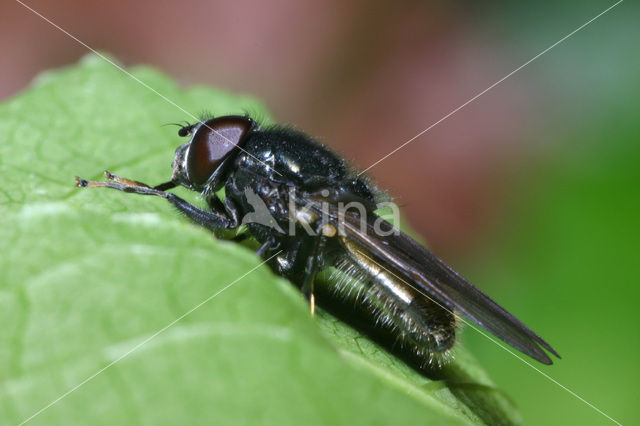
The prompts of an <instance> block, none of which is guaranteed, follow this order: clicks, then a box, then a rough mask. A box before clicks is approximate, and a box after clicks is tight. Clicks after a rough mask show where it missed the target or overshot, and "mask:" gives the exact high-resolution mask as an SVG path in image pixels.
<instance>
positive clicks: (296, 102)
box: [0, 0, 640, 424]
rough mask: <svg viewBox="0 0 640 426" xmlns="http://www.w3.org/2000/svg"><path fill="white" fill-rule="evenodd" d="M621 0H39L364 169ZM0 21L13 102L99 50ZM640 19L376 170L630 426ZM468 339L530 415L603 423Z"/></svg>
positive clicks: (574, 376) (16, 21)
mask: <svg viewBox="0 0 640 426" xmlns="http://www.w3.org/2000/svg"><path fill="white" fill-rule="evenodd" d="M613 3H614V2H603V1H586V2H584V1H583V2H578V1H566V2H536V3H535V4H525V3H518V4H514V3H512V2H490V3H482V4H478V3H477V2H468V1H467V2H465V1H457V2H442V3H441V2H417V1H401V2H384V1H373V2H370V1H367V2H365V1H354V2H349V3H341V2H338V1H329V2H322V3H305V2H292V1H279V2H273V3H271V4H263V3H258V2H242V1H241V2H204V1H198V0H189V1H186V2H181V3H177V2H176V3H175V4H173V3H160V4H157V3H156V2H153V5H152V3H151V2H146V1H142V2H140V1H139V2H133V3H131V2H124V1H113V2H108V3H107V2H80V1H73V0H67V1H65V2H56V3H55V4H49V3H47V2H44V1H32V2H29V3H28V4H29V5H31V6H32V7H34V8H35V9H37V10H38V11H39V12H41V13H43V14H44V15H45V16H47V17H48V18H50V19H52V20H53V21H54V22H56V23H57V24H58V25H60V26H61V27H63V28H65V29H66V30H68V31H70V32H71V33H72V34H74V35H75V36H77V37H78V38H79V39H81V40H82V41H84V42H86V43H88V44H89V45H91V46H92V47H94V48H97V49H100V50H105V51H108V52H110V53H112V54H113V55H114V56H116V57H117V58H119V59H122V60H123V61H124V62H125V63H127V64H136V63H147V64H150V65H153V66H156V67H158V68H160V69H162V70H165V71H166V72H168V73H170V74H171V75H173V76H175V77H176V78H177V79H178V80H179V81H181V82H182V83H184V84H185V85H189V84H194V83H206V84H210V85H214V86H217V87H221V88H225V89H230V90H235V91H238V92H244V93H250V94H253V95H256V96H258V97H259V98H261V99H262V100H263V101H264V102H265V103H266V104H267V105H268V106H269V109H270V110H271V111H272V113H273V115H274V117H275V118H276V119H277V120H278V121H281V122H288V123H293V124H295V125H298V126H300V127H301V128H303V129H305V130H307V131H308V132H309V133H311V134H314V135H317V136H318V137H320V138H321V139H322V140H323V141H325V142H327V143H328V144H329V145H330V146H332V147H334V148H336V149H338V150H340V151H341V152H343V153H345V155H346V156H347V157H349V158H351V159H353V160H354V162H355V164H356V165H358V166H359V167H361V168H366V167H368V166H369V165H371V164H372V163H374V162H375V161H377V160H378V159H379V158H380V157H382V156H383V155H385V154H386V153H388V152H389V151H391V150H392V149H394V148H395V147H396V146H398V145H400V144H401V143H403V142H404V141H406V140H407V139H409V138H411V137H413V136H414V135H415V134H417V133H418V132H420V131H421V130H423V129H425V128H426V127H428V126H430V125H431V124H432V123H434V122H436V121H437V120H439V119H440V118H442V117H443V116H444V115H445V114H447V113H448V112H450V111H451V110H453V109H454V108H456V107H458V106H459V105H461V104H463V103H464V102H466V101H467V100H468V99H470V98H471V97H473V96H474V95H476V94H477V93H478V92H480V91H482V90H484V89H485V88H487V87H488V86H490V85H491V84H493V83H494V82H495V81H497V80H498V79H500V78H502V77H503V76H504V75H506V74H508V73H509V72H511V71H512V70H514V69H515V68H516V67H518V66H519V65H521V64H522V63H524V62H526V61H527V60H529V59H530V58H532V57H533V56H535V55H536V54H537V53H539V52H540V51H542V50H543V49H545V48H546V47H548V46H550V45H551V44H553V43H555V42H556V41H558V40H559V39H560V38H561V37H563V36H565V35H567V34H568V33H570V32H571V31H573V30H574V29H576V28H577V27H579V26H580V25H582V24H583V23H585V22H586V21H588V20H589V19H591V18H593V17H594V16H596V15H597V14H598V13H600V12H601V11H603V10H604V9H606V8H607V7H609V6H610V5H612V4H613ZM0 16H2V20H3V22H2V25H0V45H1V46H2V49H3V52H4V56H5V58H6V59H5V65H4V66H3V67H2V71H0V72H1V73H2V79H0V96H2V97H3V98H7V97H9V96H11V95H12V94H15V93H17V92H18V91H20V90H21V89H22V88H24V87H25V86H26V85H27V84H28V82H29V81H30V80H31V79H32V78H33V76H35V75H36V74H37V73H39V72H40V71H42V70H45V69H49V68H51V67H56V66H60V65H65V64H70V63H73V62H75V61H76V60H77V59H78V58H79V57H81V56H83V55H84V54H85V53H86V49H85V48H84V47H82V46H80V45H78V44H77V43H75V42H74V41H73V40H71V39H69V38H68V37H67V36H66V35H64V34H62V33H60V32H59V31H58V30H56V29H54V28H53V27H51V26H50V25H49V24H47V23H46V22H44V21H42V20H41V19H40V18H38V17H37V16H35V15H33V14H32V13H31V12H29V11H28V10H27V9H25V8H23V7H22V6H20V5H19V4H18V3H14V2H11V1H9V2H3V4H2V5H0ZM638 22H640V9H639V7H638V5H637V4H636V3H634V2H631V1H626V2H623V3H621V4H620V5H618V6H617V7H615V8H614V9H613V10H611V11H610V12H609V13H607V14H606V15H604V16H602V17H601V18H599V19H598V20H596V21H595V22H593V23H592V24H591V25H589V26H588V27H586V28H585V29H584V30H582V31H580V32H578V33H577V34H575V35H574V36H572V37H571V38H569V39H568V40H566V41H565V42H564V43H562V44H561V45H559V46H557V47H555V48H554V49H553V50H551V51H550V52H548V53H546V54H545V55H543V56H542V57H541V58H539V59H538V60H536V61H535V62H533V63H531V64H530V65H529V66H527V67H526V68H524V69H523V70H521V71H520V72H518V73H517V74H515V75H514V76H512V77H511V78H509V79H508V80H506V81H504V82H503V83H502V84H501V85H499V86H498V87H496V88H495V89H493V90H492V91H490V92H488V93H487V94H485V95H483V96H482V97H480V98H479V99H478V100H477V101H475V102H474V103H472V104H471V105H469V106H468V107H466V108H465V109H463V110H461V111H460V112H458V113H457V114H455V115H454V116H452V117H451V118H449V119H447V120H445V121H444V122H442V123H441V124H439V125H438V126H436V127H434V128H433V129H432V130H430V131H429V132H428V133H427V134H425V135H424V136H422V137H420V138H418V139H417V140H415V141H414V142H413V143H411V144H410V145H408V146H407V147H406V148H405V149H403V150H401V151H399V152H398V153H397V154H395V155H393V156H391V157H389V158H388V159H386V160H385V161H383V162H382V163H380V164H379V165H377V166H376V167H374V168H373V169H371V170H370V172H369V174H370V175H371V176H372V177H374V178H375V179H376V180H377V181H378V183H379V184H380V185H381V186H382V187H384V188H389V190H390V193H391V195H392V196H394V197H395V198H396V199H397V200H398V202H399V203H400V204H401V205H403V206H404V208H405V211H406V213H407V215H408V217H409V219H410V221H411V223H412V225H413V226H414V227H415V228H416V229H417V230H418V231H419V232H420V233H421V234H422V235H423V236H424V237H425V238H426V239H427V241H429V243H430V246H431V248H432V249H433V250H434V251H435V252H436V253H438V254H440V255H441V256H442V257H444V258H445V259H446V260H447V261H448V262H449V263H450V264H452V265H454V266H455V267H456V269H458V270H460V271H461V272H462V273H463V274H464V275H466V276H467V277H469V278H470V279H471V280H472V281H473V282H474V283H476V284H477V285H478V286H480V287H481V288H483V289H484V290H486V291H487V293H489V294H490V295H492V296H493V297H494V298H495V299H496V300H497V301H499V302H500V303H501V304H503V305H504V306H505V307H507V308H508V309H509V310H510V311H511V312H513V313H514V314H516V315H517V316H518V317H520V318H521V319H523V321H524V322H525V323H527V324H529V325H531V326H532V328H534V329H535V330H536V331H538V332H539V333H540V334H541V335H542V336H543V337H545V338H546V339H547V340H548V341H549V342H550V343H551V344H552V345H553V346H554V347H555V348H556V349H557V350H558V351H559V352H560V353H561V355H562V356H563V359H562V360H560V361H558V362H557V363H556V364H554V365H553V366H552V367H542V366H539V368H540V369H541V370H542V371H544V373H546V374H548V375H550V376H551V377H553V378H554V379H556V380H557V381H558V382H559V383H561V384H563V385H565V386H566V387H567V388H569V389H571V390H572V391H574V392H575V393H576V394H578V395H580V396H581V397H583V398H584V399H586V400H587V401H589V402H590V403H592V404H593V405H595V406H597V407H598V408H599V409H601V410H602V411H604V412H606V413H607V414H609V415H610V416H611V417H613V418H614V419H616V420H618V421H620V422H622V423H624V424H634V423H638V422H639V421H640V415H639V414H638V410H637V407H636V406H635V405H634V402H635V401H634V397H635V392H636V389H637V385H636V381H637V380H638V379H640V367H638V363H637V360H638V359H640V326H639V325H638V324H639V321H638V319H637V316H636V309H637V306H638V304H639V303H640V297H639V296H640V290H639V286H638V284H640V283H639V280H638V278H637V272H636V270H637V266H638V261H637V257H638V254H639V253H640V250H639V246H640V243H638V237H640V233H639V232H638V231H639V230H640V220H639V219H638V211H639V208H640V191H639V189H638V184H639V182H640V179H639V178H640V171H639V170H638V165H639V164H640V137H639V135H640V120H639V119H638V117H639V113H640V96H639V94H640V79H639V78H638V76H639V75H640V49H638V44H639V42H640V29H639V26H638ZM123 78H125V77H124V76H123ZM206 108H207V105H205V104H203V105H202V109H203V110H204V109H206ZM196 112H198V111H196ZM176 115H177V116H178V115H180V114H179V111H176ZM463 340H464V344H465V345H467V346H468V347H469V348H470V349H471V351H472V352H473V353H474V354H476V355H477V357H478V358H479V360H480V362H481V364H482V365H484V366H485V367H486V369H487V371H488V372H489V373H490V374H491V376H492V377H493V378H494V380H495V381H496V382H497V384H498V385H499V387H501V388H502V389H503V390H504V391H505V392H506V393H507V394H508V395H510V396H512V397H513V399H514V400H515V402H516V404H517V405H518V406H519V407H520V408H521V412H522V414H523V417H524V418H525V420H526V421H527V422H528V423H529V424H606V423H608V420H607V419H606V418H604V417H603V416H601V415H600V414H598V413H597V412H595V411H594V410H593V409H591V408H589V407H588V406H586V405H585V404H584V403H582V402H580V401H579V400H578V399H576V398H575V397H573V396H572V395H570V394H569V393H567V392H566V391H565V390H563V389H561V388H559V387H558V386H557V385H555V384H553V383H551V382H550V381H549V380H547V379H546V378H544V377H543V376H541V375H540V374H538V373H537V372H536V371H534V370H533V369H531V368H530V367H528V366H527V365H525V364H523V363H522V362H521V361H519V360H518V359H515V358H514V357H512V356H511V355H509V354H508V353H506V352H504V351H502V350H501V349H499V348H497V347H496V346H495V345H493V344H492V343H490V342H488V341H487V340H486V339H484V338H483V337H482V336H479V335H477V334H476V333H475V332H474V331H473V330H470V329H468V330H466V331H465V332H464V336H463ZM536 367H538V366H536Z"/></svg>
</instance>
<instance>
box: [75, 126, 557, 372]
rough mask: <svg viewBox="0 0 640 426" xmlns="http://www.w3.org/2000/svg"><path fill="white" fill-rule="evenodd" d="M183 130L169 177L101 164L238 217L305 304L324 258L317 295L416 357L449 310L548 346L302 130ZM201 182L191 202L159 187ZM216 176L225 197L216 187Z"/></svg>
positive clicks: (127, 187)
mask: <svg viewBox="0 0 640 426" xmlns="http://www.w3.org/2000/svg"><path fill="white" fill-rule="evenodd" d="M178 134H179V136H183V137H186V136H189V137H190V140H189V141H188V142H187V143H185V144H184V145H181V146H180V147H178V149H177V150H176V155H175V159H174V161H173V165H172V167H173V176H172V177H171V180H170V181H168V182H165V183H162V184H160V185H157V186H155V187H151V186H148V185H146V184H144V183H141V182H138V181H133V180H129V179H125V178H121V177H118V176H115V175H113V174H111V173H109V172H106V176H107V181H104V182H98V181H86V180H84V179H80V178H76V182H77V183H76V184H77V186H79V187H107V188H113V189H118V190H121V191H125V192H134V193H137V194H143V195H155V196H160V197H163V198H166V199H167V200H168V201H169V202H170V203H171V204H173V205H174V206H175V207H176V208H177V209H178V210H180V211H181V212H182V213H184V214H185V215H186V216H187V217H189V218H191V219H192V220H194V221H195V222H197V223H199V224H200V225H202V226H204V227H206V228H209V229H211V230H220V229H236V228H238V227H239V226H241V225H243V224H246V226H247V229H248V233H249V234H250V236H252V237H254V238H255V239H256V240H257V241H258V242H259V243H260V244H261V246H260V248H259V249H258V253H259V255H261V256H263V257H265V258H268V257H270V256H272V255H273V254H275V253H279V254H278V255H277V256H274V257H273V259H272V260H271V261H270V262H269V265H270V266H271V268H272V269H273V270H274V271H275V272H276V273H278V274H280V275H282V276H284V277H286V278H288V279H289V280H290V281H292V282H293V283H295V284H296V285H297V286H299V287H300V289H301V291H302V293H303V294H304V295H305V296H306V297H307V298H308V299H309V300H310V303H311V309H312V311H313V308H314V305H315V302H316V292H315V291H314V285H315V279H316V276H317V275H318V273H319V272H320V271H322V270H324V269H326V268H329V267H333V271H334V272H333V276H334V279H333V280H331V282H333V284H331V286H332V287H331V288H330V289H329V291H328V292H325V293H323V294H322V297H319V298H318V303H319V304H320V305H323V306H327V307H328V308H331V306H330V305H331V304H332V303H334V302H335V300H338V299H345V298H348V297H352V296H353V295H354V294H355V298H354V299H353V300H355V303H356V305H357V308H358V310H359V312H361V313H363V317H367V318H369V319H373V320H374V321H375V322H378V323H380V324H382V325H384V326H386V327H388V328H389V329H390V330H393V332H394V333H395V335H396V337H397V339H398V340H399V341H400V342H401V344H402V345H403V346H404V347H406V348H408V349H409V350H410V351H411V352H412V353H413V354H414V355H415V356H416V357H419V358H420V359H422V360H423V362H424V363H425V364H426V365H434V366H440V365H442V364H443V363H444V362H446V361H447V360H448V358H449V357H450V350H451V348H452V346H453V344H454V342H455V338H456V323H457V321H458V319H457V315H456V314H455V312H459V313H460V314H462V315H463V316H464V317H466V318H468V319H469V320H471V321H472V322H474V323H476V324H478V325H480V326H481V327H483V328H485V329H486V330H488V331H490V332H491V333H493V334H494V335H496V336H497V337H499V338H500V339H502V340H504V341H505V342H507V343H508V344H510V345H511V346H513V347H514V348H516V349H518V350H520V351H522V352H524V353H525V354H527V355H529V356H531V357H533V358H535V359H536V360H538V361H540V362H542V363H544V364H551V363H552V361H551V358H550V357H549V356H548V355H547V353H546V352H545V351H544V350H543V348H544V349H546V350H547V351H549V352H550V353H552V354H554V355H556V356H558V357H559V355H558V354H557V353H556V351H555V350H554V349H553V348H552V347H551V346H550V345H549V344H548V343H547V342H545V341H544V340H543V339H542V338H541V337H540V336H538V335H537V334H536V333H534V332H533V331H532V330H531V329H529V328H528V327H527V326H526V325H524V324H523V323H522V322H521V321H519V320H518V319H517V318H515V317H514V316H513V315H511V314H510V313H509V312H507V311H506V310H504V309H503V308H502V307H501V306H499V305H498V304H496V303H495V302H494V301H493V300H491V299H490V298H489V297H488V296H486V295H485V294H484V293H482V292H481V291H480V290H478V289H477V288H476V287H474V286H473V285H472V284H470V283H469V282H468V281H467V280H466V279H464V278H463V277H462V276H460V275H459V274H458V273H456V272H455V271H454V270H453V269H452V268H451V267H449V266H448V265H447V264H446V263H444V262H443V261H442V260H441V259H440V258H438V257H437V256H435V255H434V254H433V253H431V252H430V251H429V250H427V249H426V248H424V247H423V246H422V245H420V244H419V243H417V242H416V241H415V240H413V239H412V238H411V237H409V236H408V235H406V234H404V233H403V232H401V231H399V230H398V229H397V228H396V227H394V226H392V225H391V224H390V223H389V222H387V221H384V220H382V219H381V217H380V216H378V215H377V214H376V209H377V207H378V206H379V203H380V201H381V200H382V199H383V196H382V192H381V191H380V190H378V189H377V188H376V187H375V186H374V185H373V184H372V183H371V182H369V181H368V180H366V179H365V178H363V177H360V176H359V175H357V174H356V173H355V172H354V171H353V170H352V169H351V168H350V167H349V166H348V165H347V163H346V161H345V160H343V159H342V158H341V157H339V156H337V155H336V154H334V153H333V152H331V151H330V150H328V149H327V148H325V147H324V146H322V145H321V144H319V143H318V142H316V141H315V140H314V139H312V138H311V137H310V136H308V135H306V134H304V133H301V132H298V131H295V130H292V129H289V128H285V127H269V128H265V129H261V128H260V127H259V126H258V125H257V123H256V122H255V121H254V120H252V119H251V118H249V117H243V116H223V117H217V118H211V119H207V120H203V121H201V122H198V123H195V124H188V125H186V126H183V127H181V128H180V130H179V131H178ZM179 185H182V186H184V187H186V188H188V189H190V190H193V191H197V192H200V193H202V196H203V198H204V200H205V201H206V203H207V205H208V207H209V209H208V210H203V209H200V208H198V207H196V206H194V205H192V204H190V203H188V202H187V201H185V200H184V199H182V198H180V197H178V196H176V195H175V194H173V193H170V192H166V191H167V190H168V189H171V188H174V187H176V186H179ZM223 187H224V189H225V196H224V200H222V199H221V198H219V196H218V195H217V194H218V191H219V190H220V189H222V188H223Z"/></svg>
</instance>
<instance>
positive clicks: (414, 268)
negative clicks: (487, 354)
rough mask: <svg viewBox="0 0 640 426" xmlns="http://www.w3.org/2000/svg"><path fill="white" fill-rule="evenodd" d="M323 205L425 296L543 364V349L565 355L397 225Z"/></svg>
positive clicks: (383, 263)
mask: <svg viewBox="0 0 640 426" xmlns="http://www.w3.org/2000/svg"><path fill="white" fill-rule="evenodd" d="M323 207H324V208H323V209H322V210H324V213H325V215H328V217H330V218H331V221H332V222H333V224H334V226H336V227H338V229H340V230H342V232H343V234H344V235H343V238H348V239H349V240H350V241H351V242H353V243H356V244H357V245H358V246H359V247H360V248H362V250H363V251H364V252H367V253H369V254H370V255H371V256H372V260H374V261H376V262H378V263H379V264H380V266H382V267H385V266H386V267H388V268H389V269H390V270H391V271H393V272H392V273H395V274H396V275H400V276H398V278H400V279H402V280H403V281H405V282H406V284H407V285H410V286H411V287H413V288H414V289H416V290H418V291H419V292H420V293H422V294H423V295H424V296H425V297H427V298H429V299H431V300H434V301H436V302H437V303H440V304H442V305H443V307H446V308H448V309H450V310H452V311H458V312H460V313H461V314H462V315H464V316H465V317H467V318H468V319H470V320H471V321H473V322H474V323H476V324H478V325H479V326H481V327H483V328H485V329H486V330H488V331H490V332H491V333H493V334H494V335H496V336H497V337H499V338H500V339H502V340H503V341H505V342H506V343H508V344H509V345H511V346H513V347H514V348H516V349H518V350H520V351H522V352H524V353H525V354H527V355H529V356H531V357H532V358H534V359H536V360H538V361H540V362H542V363H544V364H552V361H551V358H549V356H548V355H547V354H546V353H545V351H544V350H542V348H545V349H547V350H548V351H549V352H551V353H552V354H554V355H555V356H557V357H558V358H560V355H558V353H557V352H556V351H555V350H554V349H553V348H552V347H551V346H550V345H549V344H548V343H547V342H545V341H544V340H543V339H542V338H541V337H540V336H538V335H537V334H536V333H535V332H534V331H533V330H531V329H530V328H529V327H527V326H526V325H524V324H523V323H522V322H521V321H520V320H518V319H517V318H516V317H514V316H513V315H511V314H510V313H509V312H507V311H506V310H505V309H504V308H502V307H501V306H500V305H498V304H497V303H496V302H494V301H493V300H491V299H490V298H489V296H487V295H486V294H484V293H483V292H482V291H480V290H479V289H478V288H476V287H475V286H474V285H472V284H471V283H470V282H469V281H467V280H466V279H465V278H463V277H462V276H461V275H460V274H458V273H457V272H456V271H454V270H453V269H452V268H451V267H450V266H449V265H447V264H446V263H445V262H444V261H442V259H440V258H439V257H437V256H436V255H435V254H433V253H431V252H430V251H429V250H427V249H426V248H425V247H423V246H422V245H421V244H419V243H418V242H416V241H415V240H413V239H412V238H411V237H409V236H408V235H407V234H405V233H403V232H402V231H400V230H399V229H397V228H394V227H393V226H392V225H391V224H390V223H389V222H386V221H384V220H383V219H382V218H380V217H379V216H377V215H375V214H374V213H372V212H369V213H368V214H367V217H368V220H367V221H366V222H365V223H364V225H362V224H361V221H360V217H359V216H358V215H355V214H349V212H347V213H346V214H344V213H340V212H338V210H337V208H336V207H335V205H331V204H329V205H327V203H324V204H323ZM325 217H326V216H325ZM363 228H364V229H363ZM376 231H377V232H376ZM392 231H393V232H392ZM541 347H542V348H541Z"/></svg>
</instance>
